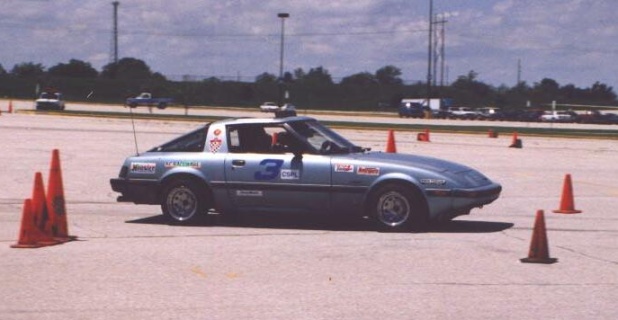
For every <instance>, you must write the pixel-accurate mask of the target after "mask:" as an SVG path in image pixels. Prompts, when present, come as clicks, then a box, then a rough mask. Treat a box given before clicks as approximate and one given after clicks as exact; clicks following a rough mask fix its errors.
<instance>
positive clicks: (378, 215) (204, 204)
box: [110, 117, 502, 230]
mask: <svg viewBox="0 0 618 320" xmlns="http://www.w3.org/2000/svg"><path fill="white" fill-rule="evenodd" d="M110 183H111V187H112V189H113V190H114V191H116V192H118V193H120V194H121V196H119V197H118V201H122V202H133V203H136V204H153V205H161V209H162V211H163V214H164V215H165V216H167V217H169V218H170V219H171V221H172V222H175V223H183V222H187V221H190V220H191V219H193V218H195V217H196V216H198V215H200V214H205V213H208V212H209V210H211V209H214V211H215V212H217V213H220V214H222V215H223V216H225V215H230V216H233V215H234V214H237V213H241V212H256V211H262V212H264V211H266V212H270V213H279V212H280V213H281V214H293V213H305V212H310V213H311V214H323V215H329V216H330V217H333V218H335V217H338V218H340V217H350V218H352V217H354V216H356V217H369V218H371V219H373V220H374V221H375V222H376V226H377V228H378V229H380V230H419V229H421V228H422V227H423V226H425V225H426V224H427V223H428V222H430V221H445V220H449V219H452V218H454V217H456V216H459V215H464V214H468V213H469V212H470V210H471V209H473V208H475V207H481V206H483V205H486V204H489V203H491V202H493V201H494V200H496V199H497V198H498V196H499V195H500V191H501V190H502V187H501V186H500V185H499V184H497V183H495V182H492V181H491V180H489V179H488V178H487V177H485V176H484V175H483V174H481V173H480V172H478V171H476V170H474V169H471V168H469V167H466V166H464V165H461V164H457V163H453V162H449V161H445V160H440V159H436V158H430V157H423V156H417V155H408V154H399V153H384V152H372V151H370V150H368V149H365V148H362V147H359V146H356V145H354V144H353V143H351V142H350V141H348V140H346V139H345V138H343V137H342V136H340V135H339V134H337V133H335V132H334V131H332V130H331V129H329V128H327V127H325V126H324V125H322V124H320V123H319V122H318V121H317V120H315V119H313V118H309V117H287V118H272V119H271V118H268V119H256V118H244V119H227V120H221V121H215V122H212V123H208V124H206V125H204V126H202V127H200V128H199V129H197V130H194V131H192V132H189V133H187V134H185V135H182V136H180V137H178V138H176V139H174V140H172V141H170V142H167V143H165V144H162V145H160V146H158V147H155V148H153V149H151V150H149V151H147V152H145V153H143V154H141V155H137V156H132V157H129V158H127V159H126V160H125V162H124V164H123V165H122V169H121V170H120V175H119V176H118V178H113V179H111V180H110Z"/></svg>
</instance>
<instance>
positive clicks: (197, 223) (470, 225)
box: [125, 213, 514, 233]
mask: <svg viewBox="0 0 618 320" xmlns="http://www.w3.org/2000/svg"><path fill="white" fill-rule="evenodd" d="M125 222H126V223H137V224H158V225H169V226H174V227H185V228H188V227H208V226H217V227H230V228H259V229H294V230H326V231H372V232H375V231H376V227H375V224H374V223H373V221H371V220H369V219H347V220H343V219H338V220H333V219H328V218H325V217H316V216H313V215H281V214H268V213H253V214H243V215H240V216H237V217H235V218H234V219H229V218H223V216H221V215H218V214H209V215H203V216H200V217H196V218H194V219H193V220H192V221H191V222H189V223H182V224H180V223H173V222H170V221H169V220H168V219H167V218H165V217H164V216H163V215H160V214H158V215H155V216H151V217H145V218H140V219H135V220H128V221H125ZM513 225H514V224H513V223H507V222H494V221H469V220H453V221H449V222H445V223H440V224H431V225H429V226H428V227H427V228H426V229H425V230H423V231H421V232H417V233H493V232H501V231H504V230H506V229H509V228H512V227H513Z"/></svg>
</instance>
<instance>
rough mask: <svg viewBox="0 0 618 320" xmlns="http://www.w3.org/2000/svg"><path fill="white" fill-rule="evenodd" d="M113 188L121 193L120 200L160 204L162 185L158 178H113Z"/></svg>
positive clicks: (111, 182) (111, 181)
mask: <svg viewBox="0 0 618 320" xmlns="http://www.w3.org/2000/svg"><path fill="white" fill-rule="evenodd" d="M109 183H110V184H111V186H112V190H113V191H115V192H118V193H120V194H121V195H120V196H119V197H118V198H117V199H116V200H117V201H118V202H133V203H135V204H159V189H160V185H159V182H158V181H157V180H135V179H132V180H129V179H124V178H113V179H110V180H109Z"/></svg>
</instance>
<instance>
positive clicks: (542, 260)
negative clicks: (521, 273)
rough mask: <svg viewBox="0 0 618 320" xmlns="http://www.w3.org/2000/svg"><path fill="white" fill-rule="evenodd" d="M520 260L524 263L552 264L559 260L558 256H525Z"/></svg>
mask: <svg viewBox="0 0 618 320" xmlns="http://www.w3.org/2000/svg"><path fill="white" fill-rule="evenodd" d="M519 261H520V262H523V263H542V264H552V263H556V262H558V259H557V258H523V259H519Z"/></svg>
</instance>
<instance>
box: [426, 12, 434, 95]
mask: <svg viewBox="0 0 618 320" xmlns="http://www.w3.org/2000/svg"><path fill="white" fill-rule="evenodd" d="M432 40H433V0H429V41H427V43H428V49H427V51H428V52H427V106H429V102H430V101H431V58H432V55H433V50H432Z"/></svg>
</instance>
